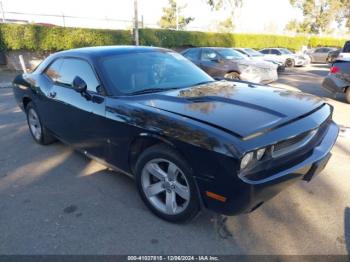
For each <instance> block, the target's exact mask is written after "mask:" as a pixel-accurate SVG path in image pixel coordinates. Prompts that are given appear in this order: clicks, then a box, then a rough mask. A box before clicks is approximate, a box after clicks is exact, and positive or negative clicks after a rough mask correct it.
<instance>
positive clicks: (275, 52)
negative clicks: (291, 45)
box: [271, 49, 281, 55]
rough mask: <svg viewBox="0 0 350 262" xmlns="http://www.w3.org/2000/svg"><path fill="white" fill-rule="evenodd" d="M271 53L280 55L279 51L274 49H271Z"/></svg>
mask: <svg viewBox="0 0 350 262" xmlns="http://www.w3.org/2000/svg"><path fill="white" fill-rule="evenodd" d="M271 54H273V55H280V54H281V53H280V51H278V50H276V49H271Z"/></svg>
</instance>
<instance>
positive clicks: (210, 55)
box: [201, 49, 218, 61]
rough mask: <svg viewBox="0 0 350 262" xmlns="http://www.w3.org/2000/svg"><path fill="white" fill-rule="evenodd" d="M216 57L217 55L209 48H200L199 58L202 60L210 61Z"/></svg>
mask: <svg viewBox="0 0 350 262" xmlns="http://www.w3.org/2000/svg"><path fill="white" fill-rule="evenodd" d="M217 57H218V55H217V54H216V52H215V51H213V50H210V49H203V50H202V55H201V60H203V61H211V60H213V59H215V58H217Z"/></svg>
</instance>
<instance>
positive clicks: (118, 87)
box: [100, 51, 214, 94]
mask: <svg viewBox="0 0 350 262" xmlns="http://www.w3.org/2000/svg"><path fill="white" fill-rule="evenodd" d="M100 64H101V68H102V72H103V75H104V78H105V79H106V80H107V82H108V84H109V85H110V86H111V87H112V88H113V93H116V94H118V93H122V94H132V93H137V92H140V91H147V90H149V91H153V90H154V92H159V91H163V90H167V89H174V88H184V87H188V86H193V85H197V84H199V83H204V82H209V81H214V79H213V78H211V77H210V76H209V75H207V74H206V73H205V72H204V71H202V70H201V69H199V68H198V67H197V66H196V65H194V64H193V63H192V62H190V61H189V60H187V59H186V58H184V57H183V56H182V55H180V54H178V53H175V52H159V51H152V52H144V53H131V54H122V55H114V56H109V57H104V58H102V59H101V60H100Z"/></svg>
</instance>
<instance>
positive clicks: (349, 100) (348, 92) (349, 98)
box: [345, 87, 350, 104]
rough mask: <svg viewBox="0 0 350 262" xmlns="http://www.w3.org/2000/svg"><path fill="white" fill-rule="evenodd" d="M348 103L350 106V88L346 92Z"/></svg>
mask: <svg viewBox="0 0 350 262" xmlns="http://www.w3.org/2000/svg"><path fill="white" fill-rule="evenodd" d="M345 98H346V101H347V102H348V103H349V104H350V87H348V88H347V89H346V91H345Z"/></svg>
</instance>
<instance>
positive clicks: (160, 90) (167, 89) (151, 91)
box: [130, 87, 179, 95]
mask: <svg viewBox="0 0 350 262" xmlns="http://www.w3.org/2000/svg"><path fill="white" fill-rule="evenodd" d="M175 89H179V87H171V88H147V89H142V90H138V91H135V92H132V93H130V95H142V94H149V93H157V92H165V91H169V90H175Z"/></svg>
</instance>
